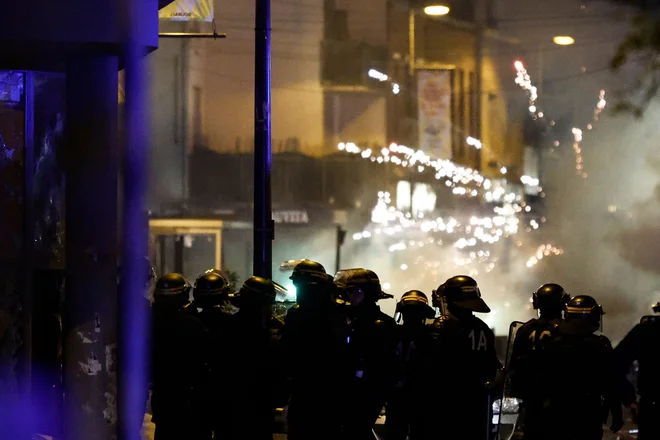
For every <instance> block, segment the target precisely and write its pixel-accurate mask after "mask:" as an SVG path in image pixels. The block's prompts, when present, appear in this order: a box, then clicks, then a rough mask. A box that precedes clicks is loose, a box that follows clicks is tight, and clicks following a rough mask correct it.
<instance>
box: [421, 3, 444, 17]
mask: <svg viewBox="0 0 660 440" xmlns="http://www.w3.org/2000/svg"><path fill="white" fill-rule="evenodd" d="M424 13H425V14H426V15H431V16H439V15H447V14H449V6H445V5H443V4H430V5H428V6H425V7H424Z"/></svg>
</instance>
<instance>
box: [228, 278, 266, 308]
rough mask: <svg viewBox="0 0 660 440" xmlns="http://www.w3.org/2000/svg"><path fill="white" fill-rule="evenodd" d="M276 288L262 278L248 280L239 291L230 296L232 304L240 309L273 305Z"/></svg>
mask: <svg viewBox="0 0 660 440" xmlns="http://www.w3.org/2000/svg"><path fill="white" fill-rule="evenodd" d="M275 296H276V288H275V284H273V282H272V281H271V280H267V279H266V278H262V277H257V276H254V277H250V278H248V279H247V280H246V281H245V282H244V283H243V285H242V286H241V289H240V290H239V291H238V292H237V293H235V294H234V295H232V296H231V299H232V303H233V304H234V305H235V306H236V307H238V308H239V309H240V308H246V307H248V308H256V307H261V306H263V305H267V304H273V303H275Z"/></svg>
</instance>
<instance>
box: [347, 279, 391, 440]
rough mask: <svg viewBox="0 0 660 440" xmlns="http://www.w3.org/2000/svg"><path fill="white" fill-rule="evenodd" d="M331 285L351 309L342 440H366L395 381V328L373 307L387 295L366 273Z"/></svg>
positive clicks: (378, 282)
mask: <svg viewBox="0 0 660 440" xmlns="http://www.w3.org/2000/svg"><path fill="white" fill-rule="evenodd" d="M335 284H336V285H337V287H338V288H339V289H340V290H341V291H342V292H343V293H344V295H345V296H346V298H347V299H348V301H349V303H350V306H351V308H350V328H349V330H350V336H349V339H348V349H349V360H348V364H347V366H348V371H347V373H348V377H347V386H348V392H347V395H346V400H345V403H344V406H343V408H342V410H343V416H342V418H343V425H344V426H343V432H344V434H343V438H345V439H350V440H362V439H368V440H371V439H373V427H374V424H375V423H376V420H377V419H378V416H379V415H380V412H381V410H382V409H383V407H384V406H385V403H386V402H387V399H388V398H389V397H390V395H391V394H392V391H393V390H394V387H395V385H396V383H397V381H398V379H399V378H400V368H399V351H398V329H397V325H396V322H395V321H394V319H393V318H392V317H391V316H388V315H386V314H385V313H383V312H381V310H380V307H378V305H377V304H376V303H377V302H378V300H379V299H384V298H391V295H388V294H386V293H384V292H383V291H382V289H381V286H380V280H379V279H378V276H377V275H376V274H375V273H374V272H372V271H370V270H367V269H348V270H342V271H339V272H338V273H337V275H336V276H335Z"/></svg>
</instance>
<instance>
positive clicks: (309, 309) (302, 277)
mask: <svg viewBox="0 0 660 440" xmlns="http://www.w3.org/2000/svg"><path fill="white" fill-rule="evenodd" d="M291 280H292V281H293V284H294V286H295V287H296V297H297V298H296V301H297V304H296V305H294V306H293V307H292V308H291V309H289V311H288V313H287V316H286V319H285V327H284V331H283V333H282V343H283V345H284V348H285V350H286V358H287V365H288V368H287V369H288V371H289V375H290V379H291V398H290V402H289V410H288V438H289V439H290V440H309V439H318V440H336V439H337V438H338V437H339V435H340V434H341V420H340V417H339V414H338V412H339V409H340V408H341V407H342V405H343V404H344V403H345V400H346V396H345V395H344V393H343V387H344V386H345V382H346V380H345V378H346V374H345V369H346V350H347V338H348V326H347V322H346V317H345V316H344V315H343V314H342V307H341V306H340V305H339V304H338V302H337V300H336V290H337V289H336V287H335V284H334V283H333V280H332V276H330V275H328V274H327V273H326V271H325V268H324V267H323V266H322V265H321V264H319V263H317V262H314V261H310V260H303V261H302V262H301V263H299V264H297V265H296V267H295V268H294V270H293V274H292V275H291Z"/></svg>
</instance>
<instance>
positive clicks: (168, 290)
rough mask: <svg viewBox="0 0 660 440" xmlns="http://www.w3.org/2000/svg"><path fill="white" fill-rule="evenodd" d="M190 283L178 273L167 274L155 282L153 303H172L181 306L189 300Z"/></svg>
mask: <svg viewBox="0 0 660 440" xmlns="http://www.w3.org/2000/svg"><path fill="white" fill-rule="evenodd" d="M190 288H191V286H190V283H189V282H188V280H187V279H186V277H184V276H183V275H181V274H180V273H168V274H167V275H163V276H162V277H160V278H159V279H158V281H157V282H156V288H155V290H154V301H155V302H156V304H158V303H162V304H164V303H172V304H178V305H180V306H183V305H184V304H186V303H187V302H188V301H189V298H190Z"/></svg>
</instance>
